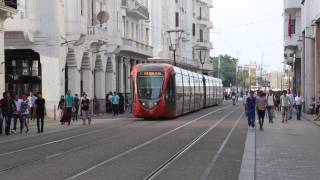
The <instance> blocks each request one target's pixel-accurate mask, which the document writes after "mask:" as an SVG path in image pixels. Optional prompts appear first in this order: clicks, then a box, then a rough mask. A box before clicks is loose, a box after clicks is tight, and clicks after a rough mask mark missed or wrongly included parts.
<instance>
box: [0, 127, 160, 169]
mask: <svg viewBox="0 0 320 180" xmlns="http://www.w3.org/2000/svg"><path fill="white" fill-rule="evenodd" d="M157 123H159V122H153V123H152V124H157ZM152 124H145V125H144V126H141V127H139V128H143V127H146V126H149V125H152ZM135 132H136V130H135V129H132V130H128V131H124V132H122V133H120V134H117V135H114V136H110V137H106V138H103V139H99V140H97V141H93V142H90V143H87V144H85V145H82V146H77V147H74V148H71V149H68V150H66V151H60V152H56V153H52V154H49V155H47V156H45V157H41V158H38V159H35V160H32V161H27V162H23V163H19V164H16V165H13V166H10V167H8V168H4V169H0V174H3V173H6V172H8V171H11V170H13V169H15V168H19V167H23V166H26V165H31V164H35V163H38V162H42V161H45V160H50V159H53V158H58V157H62V156H63V155H66V154H69V153H72V152H76V151H79V150H82V149H85V148H89V147H92V146H95V145H98V144H100V143H103V142H105V141H109V140H112V139H115V138H117V137H120V136H123V135H129V134H134V133H135Z"/></svg>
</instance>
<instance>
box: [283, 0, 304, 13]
mask: <svg viewBox="0 0 320 180" xmlns="http://www.w3.org/2000/svg"><path fill="white" fill-rule="evenodd" d="M300 8H301V0H284V10H285V12H290V11H295V10H297V9H300Z"/></svg>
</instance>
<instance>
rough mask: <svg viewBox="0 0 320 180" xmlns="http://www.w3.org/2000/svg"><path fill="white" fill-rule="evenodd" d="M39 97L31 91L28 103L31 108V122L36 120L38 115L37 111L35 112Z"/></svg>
mask: <svg viewBox="0 0 320 180" xmlns="http://www.w3.org/2000/svg"><path fill="white" fill-rule="evenodd" d="M36 99H37V97H36V96H35V95H34V94H33V92H32V91H31V92H30V94H29V97H28V101H29V106H30V115H29V116H30V120H35V115H36V111H35V107H34V106H35V104H34V103H35V101H36Z"/></svg>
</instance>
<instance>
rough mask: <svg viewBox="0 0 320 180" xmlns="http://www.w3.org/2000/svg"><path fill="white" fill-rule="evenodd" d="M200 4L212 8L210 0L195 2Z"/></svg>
mask: <svg viewBox="0 0 320 180" xmlns="http://www.w3.org/2000/svg"><path fill="white" fill-rule="evenodd" d="M197 1H198V2H200V3H203V4H206V5H207V6H208V7H209V8H213V3H212V0H197Z"/></svg>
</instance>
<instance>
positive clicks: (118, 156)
mask: <svg viewBox="0 0 320 180" xmlns="http://www.w3.org/2000/svg"><path fill="white" fill-rule="evenodd" d="M227 108H230V105H227V106H225V107H223V108H220V109H217V110H215V111H212V112H209V113H207V114H205V115H202V116H200V117H198V118H196V119H194V120H192V121H189V122H187V123H184V124H182V125H180V126H179V127H177V128H175V129H172V130H170V131H167V132H165V133H163V134H161V135H158V136H156V137H154V138H152V139H150V140H148V141H146V142H144V143H142V144H139V145H136V146H134V147H133V148H131V149H128V150H126V151H124V152H122V153H120V154H117V155H115V156H112V157H110V158H108V159H106V160H104V161H101V162H100V163H97V164H95V165H93V166H91V167H89V168H87V169H84V170H82V171H80V172H79V173H77V174H74V175H73V176H70V177H68V178H66V180H73V179H77V178H79V177H81V176H82V175H85V174H87V173H89V172H91V171H93V170H95V169H97V168H99V167H101V166H103V165H106V164H108V163H110V162H113V161H115V160H117V159H120V158H122V157H124V156H126V155H128V154H130V153H132V152H134V151H136V150H139V149H141V148H143V147H145V146H147V145H149V144H152V143H154V142H156V141H158V140H160V139H162V138H164V137H166V136H168V135H171V134H173V133H175V132H177V131H178V130H180V129H182V128H184V127H187V126H188V125H191V124H193V123H195V122H198V121H199V120H201V119H203V118H205V117H208V116H210V115H212V114H214V113H217V112H219V111H222V110H225V109H227ZM237 109H238V108H237ZM235 111H236V110H234V111H232V113H233V112H235ZM232 113H230V114H232Z"/></svg>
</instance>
